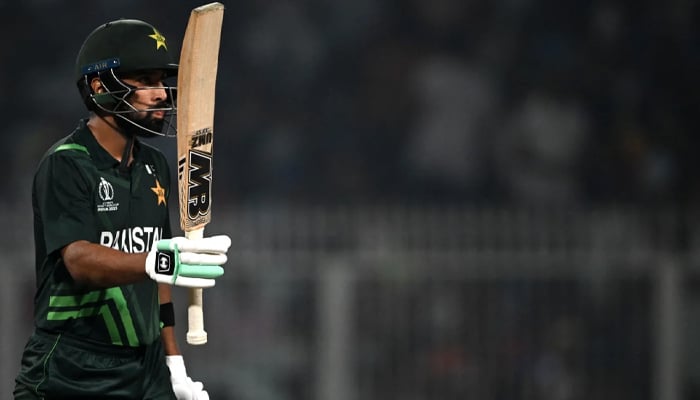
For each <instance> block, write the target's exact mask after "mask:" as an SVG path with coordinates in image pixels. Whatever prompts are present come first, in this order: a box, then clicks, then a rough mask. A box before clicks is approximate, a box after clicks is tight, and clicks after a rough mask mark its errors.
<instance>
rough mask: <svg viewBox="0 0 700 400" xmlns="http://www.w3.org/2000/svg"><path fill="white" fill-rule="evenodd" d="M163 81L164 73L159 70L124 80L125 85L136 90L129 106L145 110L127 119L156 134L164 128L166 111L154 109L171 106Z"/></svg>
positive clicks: (130, 97)
mask: <svg viewBox="0 0 700 400" xmlns="http://www.w3.org/2000/svg"><path fill="white" fill-rule="evenodd" d="M163 79H164V73H163V72H162V71H157V70H155V71H144V72H140V73H137V74H134V75H132V76H128V77H123V78H122V80H123V81H124V83H126V84H128V85H131V86H134V87H135V88H136V90H134V91H133V92H132V94H131V95H130V96H129V98H128V102H129V104H131V106H132V107H134V108H135V109H136V110H143V111H140V112H135V113H130V114H128V116H127V118H130V119H132V120H133V121H134V122H138V123H139V124H140V125H142V126H144V127H146V128H148V129H152V130H154V131H156V132H160V131H161V130H162V128H163V118H164V116H165V111H162V110H153V109H159V108H167V107H169V106H170V103H169V99H168V93H167V91H166V90H165V87H164V84H163Z"/></svg>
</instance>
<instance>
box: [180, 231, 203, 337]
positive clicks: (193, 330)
mask: <svg viewBox="0 0 700 400" xmlns="http://www.w3.org/2000/svg"><path fill="white" fill-rule="evenodd" d="M185 237H186V238H188V239H201V238H203V237H204V228H200V229H195V230H192V231H188V232H185ZM188 291H189V293H188V294H189V296H188V297H189V305H188V306H187V343H189V344H192V345H201V344H205V343H206V342H207V332H206V331H205V330H204V310H203V298H202V288H189V289H188Z"/></svg>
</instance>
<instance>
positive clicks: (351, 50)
mask: <svg viewBox="0 0 700 400" xmlns="http://www.w3.org/2000/svg"><path fill="white" fill-rule="evenodd" d="M203 3H205V2H193V1H178V2H172V1H148V2H144V1H136V0H120V1H98V0H93V1H84V0H71V1H67V0H63V1H61V0H26V1H21V2H20V1H8V0H0V32H2V33H3V37H4V38H5V39H4V40H2V41H0V58H1V59H2V62H0V88H1V93H2V96H0V113H1V115H2V116H3V118H2V121H3V140H4V141H5V143H6V144H5V145H3V146H0V156H2V159H3V160H6V161H8V164H5V170H6V172H5V178H4V182H5V189H4V191H3V193H5V194H4V195H3V196H2V203H3V204H2V205H3V207H2V209H1V210H2V211H0V215H2V219H3V221H5V226H6V227H8V228H7V229H6V230H5V231H4V233H3V235H2V240H1V241H0V242H1V243H2V244H1V246H2V255H3V260H4V261H3V262H2V264H1V265H2V267H1V268H2V270H1V271H0V272H1V273H2V276H3V278H2V279H0V312H1V314H0V321H2V328H3V329H2V332H3V333H2V335H0V359H2V360H3V362H2V363H0V379H1V380H0V393H1V394H0V398H8V399H9V398H10V397H11V394H10V393H11V391H12V387H13V385H14V383H13V378H14V375H15V373H16V371H17V369H18V367H19V356H20V352H21V349H22V346H23V345H24V342H25V340H26V338H27V336H28V335H29V334H30V332H31V329H32V328H31V311H32V310H31V307H32V306H31V301H32V295H33V285H34V282H33V248H32V234H31V206H30V185H31V178H32V173H33V171H34V168H35V165H36V162H37V160H38V159H39V158H40V156H41V155H42V153H43V151H44V150H45V149H46V148H47V147H48V146H49V145H50V144H51V143H52V142H54V141H55V140H57V139H58V138H60V137H62V136H64V135H66V134H68V133H69V132H70V131H71V129H72V128H73V127H74V126H75V124H76V121H77V119H78V118H80V117H82V116H83V115H84V112H83V108H82V106H81V104H80V100H79V98H78V95H77V91H76V89H75V85H74V83H73V82H72V74H73V73H72V69H73V61H74V58H75V54H76V53H77V50H78V48H79V46H80V44H81V42H82V40H83V39H84V37H85V36H86V35H87V34H88V33H89V32H90V31H91V30H92V29H93V28H94V27H96V26H97V25H99V24H101V23H103V22H106V21H108V20H111V19H116V18H119V17H129V18H139V19H144V20H147V21H149V22H151V23H153V24H154V25H155V26H157V27H158V28H159V29H160V30H161V31H162V32H163V33H164V34H165V36H166V37H167V38H168V44H169V46H170V48H171V49H177V48H178V43H179V41H180V39H181V37H182V34H183V33H184V27H185V24H186V21H187V17H188V13H189V10H190V9H191V8H192V7H194V6H197V5H201V4H203ZM225 4H226V6H227V11H226V16H225V18H224V32H223V38H222V48H221V58H220V65H219V84H218V92H217V115H216V118H217V120H216V124H215V129H216V132H217V136H216V154H217V157H216V158H215V171H216V172H215V177H216V179H215V181H214V182H215V183H214V191H215V192H214V202H215V203H214V211H213V213H214V214H213V215H214V222H213V223H212V224H211V226H210V227H208V228H207V229H208V231H209V232H212V233H215V232H227V233H230V234H231V235H232V236H233V238H234V246H233V250H232V257H231V259H232V260H231V261H230V262H229V264H228V270H227V271H228V272H227V274H226V275H225V277H224V279H223V280H222V281H221V282H220V283H218V284H217V287H216V288H214V289H211V290H207V291H206V292H205V302H206V313H205V318H206V324H207V329H208V330H209V332H210V342H209V344H207V345H206V346H204V347H190V346H187V345H185V344H184V327H183V326H182V325H184V324H182V323H181V324H180V326H179V329H181V330H183V332H182V335H181V337H182V338H183V340H182V347H183V350H184V352H185V356H186V360H187V362H188V369H189V371H190V372H191V375H193V377H194V378H196V379H202V380H204V381H205V384H206V387H207V388H208V389H209V392H210V394H211V395H212V398H213V399H237V400H249V399H250V400H253V399H254V400H287V399H290V400H291V399H315V400H331V399H332V400H353V399H364V400H369V399H382V400H383V399H406V400H413V399H415V400H418V399H431V400H433V399H434V400H448V399H489V400H501V399H503V400H505V399H508V400H515V399H522V400H577V399H615V400H624V399H634V400H644V399H650V400H651V399H653V400H689V399H694V398H698V397H699V396H700V387H699V386H698V382H700V380H699V379H700V345H699V344H698V341H697V340H696V338H697V337H698V336H699V335H700V291H699V289H700V279H699V278H700V275H698V272H699V269H698V267H699V265H698V261H699V259H698V249H699V248H700V247H699V246H698V244H700V230H699V227H698V223H697V221H698V216H699V215H698V207H697V206H696V204H698V194H699V193H698V192H699V191H698V189H699V188H700V185H699V183H700V181H699V180H698V179H697V176H698V161H697V160H698V158H697V157H695V153H696V151H697V149H700V145H699V143H698V139H699V137H698V135H697V123H696V115H697V111H698V105H699V104H700V101H699V100H700V99H699V98H698V97H699V93H700V92H699V91H698V89H699V88H700V85H698V83H699V82H698V76H700V75H699V74H698V73H697V71H698V70H699V69H698V67H699V66H700V58H699V56H700V54H699V52H698V51H699V50H700V41H699V38H700V37H699V36H698V29H697V25H698V21H699V19H698V16H699V15H698V5H697V2H692V1H689V0H668V1H665V2H647V1H641V2H628V1H621V0H592V1H581V0H573V1H553V0H505V1H485V0H430V1H423V0H378V1H371V0H354V1H344V0H299V1H275V0H267V1H263V0H257V1H238V2H228V3H226V2H225ZM178 50H179V49H178ZM693 132H695V133H693ZM157 142H158V144H159V145H160V146H161V147H162V148H163V149H164V150H165V151H166V152H168V154H170V155H171V156H172V157H173V158H174V152H175V147H174V141H157ZM170 201H171V202H175V201H176V200H175V198H171V199H170ZM183 294H184V292H182V291H180V292H178V296H182V295H183ZM184 302H185V300H184V298H182V299H181V301H179V304H181V305H182V307H180V309H179V311H178V313H179V320H180V321H184V320H185V314H184V312H185V310H184Z"/></svg>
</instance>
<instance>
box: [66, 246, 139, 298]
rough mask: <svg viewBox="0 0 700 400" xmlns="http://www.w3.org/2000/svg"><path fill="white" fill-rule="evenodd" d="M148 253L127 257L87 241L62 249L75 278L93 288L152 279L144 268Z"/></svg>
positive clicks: (70, 271)
mask: <svg viewBox="0 0 700 400" xmlns="http://www.w3.org/2000/svg"><path fill="white" fill-rule="evenodd" d="M146 255H147V253H133V254H130V253H125V252H123V251H119V250H115V249H112V248H110V247H105V246H102V245H99V244H96V243H90V242H88V241H86V240H78V241H75V242H72V243H70V244H68V245H67V246H65V247H63V248H62V249H61V257H62V258H63V262H64V264H65V266H66V269H68V272H69V273H70V275H71V277H73V279H74V280H75V281H76V282H80V283H83V284H86V285H89V286H91V287H112V286H119V285H125V284H129V283H135V282H138V281H142V280H144V279H147V278H148V274H147V273H146V269H145V268H144V265H145V263H146Z"/></svg>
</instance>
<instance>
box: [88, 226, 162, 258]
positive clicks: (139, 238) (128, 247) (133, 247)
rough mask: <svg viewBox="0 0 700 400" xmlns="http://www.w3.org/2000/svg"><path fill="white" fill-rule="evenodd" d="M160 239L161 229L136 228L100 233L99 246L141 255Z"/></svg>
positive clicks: (149, 227)
mask: <svg viewBox="0 0 700 400" xmlns="http://www.w3.org/2000/svg"><path fill="white" fill-rule="evenodd" d="M162 237H163V228H159V227H153V226H144V227H141V226H137V227H133V228H126V229H122V230H119V231H116V232H108V231H102V233H101V234H100V244H101V245H103V246H106V247H111V248H113V249H116V250H121V251H124V252H126V253H143V252H146V251H150V250H151V248H152V247H153V246H154V244H155V243H156V242H157V241H159V240H160V239H161V238H162Z"/></svg>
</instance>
